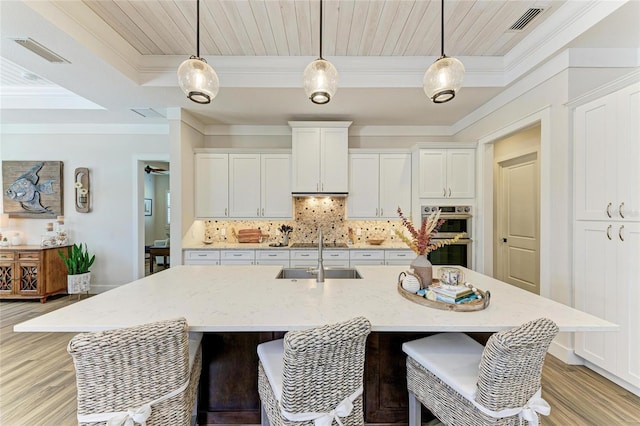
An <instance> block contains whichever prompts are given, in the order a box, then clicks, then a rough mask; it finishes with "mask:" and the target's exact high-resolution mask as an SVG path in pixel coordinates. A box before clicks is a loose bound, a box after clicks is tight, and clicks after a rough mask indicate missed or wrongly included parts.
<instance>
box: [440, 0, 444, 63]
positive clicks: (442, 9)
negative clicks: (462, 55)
mask: <svg viewBox="0 0 640 426" xmlns="http://www.w3.org/2000/svg"><path fill="white" fill-rule="evenodd" d="M440 55H441V57H443V58H444V0H442V1H441V10H440Z"/></svg>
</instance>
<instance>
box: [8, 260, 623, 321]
mask: <svg viewBox="0 0 640 426" xmlns="http://www.w3.org/2000/svg"><path fill="white" fill-rule="evenodd" d="M280 269H281V268H280V267H279V266H258V265H252V266H239V265H238V266H176V267H173V268H170V269H167V270H165V271H162V272H159V273H156V274H153V275H150V276H148V277H146V278H142V279H140V280H137V281H134V282H131V283H129V284H125V285H123V286H120V287H118V288H115V289H113V290H110V291H107V292H105V293H101V294H98V295H95V296H93V297H90V298H87V299H84V300H82V301H79V302H77V303H74V304H72V305H69V306H66V307H64V308H61V309H58V310H56V311H53V312H50V313H48V314H45V315H42V316H40V317H37V318H34V319H31V320H29V321H26V322H23V323H20V324H17V325H16V326H15V327H14V330H15V331H35V332H80V331H96V330H106V329H111V328H118V327H127V326H132V325H136V324H142V323H146V322H151V321H156V320H161V319H168V318H176V317H181V316H184V317H185V318H186V319H187V321H188V324H189V326H190V329H191V330H193V331H205V332H207V331H208V332H224V331H287V330H294V329H304V328H308V327H314V326H319V325H323V324H328V323H334V322H338V321H343V320H345V319H348V318H351V317H355V316H359V315H363V316H365V317H367V318H368V319H369V320H370V321H371V324H372V328H373V330H374V331H425V332H431V331H467V332H494V331H498V330H502V329H505V328H510V327H514V326H517V325H520V324H522V323H524V322H526V321H529V320H533V319H536V318H539V317H548V318H550V319H552V320H553V321H555V322H556V323H557V324H558V326H559V327H560V331H608V330H616V329H617V326H616V325H615V324H612V323H610V322H608V321H605V320H602V319H600V318H597V317H594V316H592V315H589V314H586V313H584V312H581V311H578V310H576V309H573V308H570V307H568V306H565V305H562V304H560V303H558V302H554V301H552V300H550V299H546V298H543V297H540V296H536V295H533V294H531V293H528V292H525V291H524V290H520V289H518V288H516V287H513V286H510V285H508V284H505V283H503V282H500V281H497V280H495V279H493V278H490V277H487V276H485V275H482V274H479V273H477V272H474V271H471V270H467V269H465V274H466V275H465V277H466V279H467V281H470V282H472V283H474V284H475V285H476V286H477V287H478V288H480V289H482V290H490V291H491V304H490V306H489V307H488V308H487V309H484V310H481V311H475V312H450V311H444V310H439V309H433V308H430V307H427V306H423V305H419V304H417V303H414V302H412V301H409V300H406V299H405V298H404V297H402V296H401V295H400V294H398V292H397V277H398V274H399V273H400V272H401V271H403V270H404V269H405V268H403V267H401V266H361V267H357V269H358V270H359V271H360V273H361V274H362V276H363V279H352V280H338V279H326V280H325V282H324V283H316V282H315V280H306V279H300V280H297V281H292V280H290V279H276V278H275V276H276V275H277V274H278V272H279V271H280ZM437 269H438V268H437V267H434V276H436V274H437Z"/></svg>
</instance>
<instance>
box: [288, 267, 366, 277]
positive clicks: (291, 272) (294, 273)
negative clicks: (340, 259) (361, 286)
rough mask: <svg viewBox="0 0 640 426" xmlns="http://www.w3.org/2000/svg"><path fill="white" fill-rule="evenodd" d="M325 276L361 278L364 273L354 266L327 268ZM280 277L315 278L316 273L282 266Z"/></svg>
mask: <svg viewBox="0 0 640 426" xmlns="http://www.w3.org/2000/svg"><path fill="white" fill-rule="evenodd" d="M324 277H325V278H327V279H342V280H353V279H360V278H362V275H360V273H359V272H358V271H357V270H355V269H353V268H325V270H324ZM276 278H279V279H315V278H316V275H315V274H313V273H311V272H309V271H308V270H307V269H306V268H282V270H281V271H280V272H279V273H278V275H276Z"/></svg>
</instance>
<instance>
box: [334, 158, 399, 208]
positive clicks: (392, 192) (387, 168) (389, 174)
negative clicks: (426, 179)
mask: <svg viewBox="0 0 640 426" xmlns="http://www.w3.org/2000/svg"><path fill="white" fill-rule="evenodd" d="M398 206H400V207H401V208H402V211H403V212H405V214H409V212H410V211H411V154H408V153H407V154H375V153H373V154H369V153H366V154H365V153H362V154H361V153H357V154H356V153H354V154H350V155H349V198H348V199H347V212H348V216H349V218H350V219H351V218H391V219H397V217H398V216H397V212H396V210H397V209H398Z"/></svg>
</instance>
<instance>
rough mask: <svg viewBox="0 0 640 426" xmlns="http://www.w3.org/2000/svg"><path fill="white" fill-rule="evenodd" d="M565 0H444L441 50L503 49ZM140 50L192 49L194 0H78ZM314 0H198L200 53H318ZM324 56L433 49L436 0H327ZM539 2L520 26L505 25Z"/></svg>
mask: <svg viewBox="0 0 640 426" xmlns="http://www.w3.org/2000/svg"><path fill="white" fill-rule="evenodd" d="M565 1H566V0H549V1H535V0H517V1H514V0H447V1H446V2H445V52H446V53H447V55H449V56H502V55H505V54H506V53H507V52H509V50H510V49H511V48H513V47H514V46H515V45H516V44H518V42H520V41H521V40H522V39H523V38H524V37H525V36H526V35H527V34H528V33H529V32H531V30H532V29H534V28H535V27H536V26H537V25H539V24H540V23H541V22H543V21H544V19H547V18H548V17H549V16H550V15H551V14H552V13H553V12H554V11H555V10H557V9H558V7H559V6H560V5H561V4H562V3H564V2H565ZM84 3H85V4H86V5H87V6H89V7H90V8H91V9H92V10H93V11H94V12H95V13H96V14H97V15H98V16H99V17H100V18H101V19H103V20H104V21H105V22H106V23H107V24H108V25H109V26H110V27H111V28H113V29H114V31H116V32H117V33H118V34H120V36H121V37H122V38H124V39H125V40H126V41H127V42H128V43H129V44H130V45H131V46H133V47H134V48H135V49H136V50H137V51H138V52H139V53H140V54H142V55H192V54H195V51H196V46H195V44H196V43H195V40H196V30H195V27H196V0H163V1H140V0H84ZM319 4H320V3H319V0H201V6H200V21H201V22H200V25H201V30H200V44H201V47H200V53H201V56H208V55H213V56H216V55H224V56H317V55H318V44H319V22H320V19H319V13H320V11H319ZM323 7H324V13H325V15H324V29H323V31H324V34H323V56H325V57H331V56H436V55H439V54H440V1H439V0H326V1H325V3H324V6H323ZM529 8H543V9H544V11H543V12H542V13H540V14H539V15H538V16H537V17H536V18H535V19H534V20H533V21H532V22H531V23H530V24H529V25H528V26H526V27H525V29H524V30H523V31H512V30H509V27H510V26H511V25H512V24H513V23H514V22H515V21H516V20H518V18H519V17H521V16H522V15H523V14H524V13H525V12H526V11H527V10H528V9H529Z"/></svg>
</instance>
